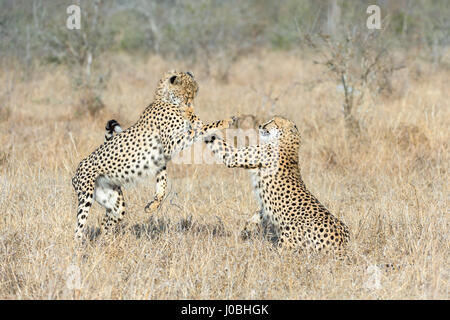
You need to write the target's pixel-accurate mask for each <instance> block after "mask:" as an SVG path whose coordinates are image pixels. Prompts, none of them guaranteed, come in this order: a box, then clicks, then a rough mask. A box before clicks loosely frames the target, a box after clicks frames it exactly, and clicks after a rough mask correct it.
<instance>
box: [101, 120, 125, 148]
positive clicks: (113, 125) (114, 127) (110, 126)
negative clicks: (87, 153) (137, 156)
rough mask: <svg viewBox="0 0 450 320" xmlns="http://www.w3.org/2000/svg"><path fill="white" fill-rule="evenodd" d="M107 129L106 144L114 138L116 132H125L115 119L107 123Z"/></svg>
mask: <svg viewBox="0 0 450 320" xmlns="http://www.w3.org/2000/svg"><path fill="white" fill-rule="evenodd" d="M105 129H106V132H105V142H106V141H109V140H111V139H112V137H113V135H114V132H116V133H121V132H122V131H123V130H122V127H121V126H120V124H119V123H118V122H117V121H116V120H114V119H112V120H109V121H108V122H107V123H106V127H105Z"/></svg>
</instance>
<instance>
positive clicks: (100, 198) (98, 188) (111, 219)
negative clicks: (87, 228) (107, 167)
mask: <svg viewBox="0 0 450 320" xmlns="http://www.w3.org/2000/svg"><path fill="white" fill-rule="evenodd" d="M95 200H96V201H97V202H98V203H99V204H100V205H101V206H103V207H104V208H105V209H106V214H105V217H104V218H103V222H102V226H101V232H104V233H105V234H108V233H109V231H110V230H111V229H112V227H113V226H114V225H115V224H116V223H118V222H120V221H121V220H122V219H123V216H124V215H125V201H124V197H123V193H122V190H121V188H120V187H119V186H115V185H112V184H111V183H109V181H108V179H106V178H105V177H99V178H98V179H97V181H96V183H95Z"/></svg>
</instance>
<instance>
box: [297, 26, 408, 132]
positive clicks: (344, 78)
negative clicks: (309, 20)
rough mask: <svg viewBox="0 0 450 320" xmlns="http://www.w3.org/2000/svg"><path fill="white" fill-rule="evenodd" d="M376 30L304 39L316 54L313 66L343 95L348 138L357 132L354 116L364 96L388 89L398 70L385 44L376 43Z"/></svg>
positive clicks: (357, 125) (377, 41) (356, 122)
mask: <svg viewBox="0 0 450 320" xmlns="http://www.w3.org/2000/svg"><path fill="white" fill-rule="evenodd" d="M381 34H382V33H381V32H380V31H376V30H375V31H370V30H368V31H365V32H361V31H360V30H357V29H355V28H354V29H352V30H347V31H346V32H345V33H344V36H343V37H339V38H334V39H333V38H332V37H330V36H328V35H324V34H318V35H315V36H311V35H307V36H305V37H304V39H305V40H306V42H307V44H308V45H309V46H310V47H311V48H313V49H314V50H315V52H317V53H318V59H317V60H315V61H314V63H316V64H320V65H323V66H325V67H326V68H327V70H328V73H329V74H331V75H332V76H333V77H334V78H335V79H336V81H338V82H339V83H340V85H339V86H338V89H340V91H342V92H343V95H344V97H343V100H344V101H343V108H342V112H343V116H344V121H345V128H346V132H347V134H348V135H350V136H357V135H358V134H359V133H360V125H359V121H358V119H357V118H356V117H355V115H354V110H355V108H356V107H358V106H359V105H361V103H362V102H363V99H364V96H365V94H367V92H370V93H371V94H372V95H377V94H378V93H380V92H381V91H383V90H390V88H391V83H390V78H391V75H392V73H393V72H394V71H395V70H396V69H398V68H400V66H394V65H393V63H392V59H391V57H390V55H389V52H388V49H387V45H386V43H382V42H381V41H380V39H379V38H380V35H381Z"/></svg>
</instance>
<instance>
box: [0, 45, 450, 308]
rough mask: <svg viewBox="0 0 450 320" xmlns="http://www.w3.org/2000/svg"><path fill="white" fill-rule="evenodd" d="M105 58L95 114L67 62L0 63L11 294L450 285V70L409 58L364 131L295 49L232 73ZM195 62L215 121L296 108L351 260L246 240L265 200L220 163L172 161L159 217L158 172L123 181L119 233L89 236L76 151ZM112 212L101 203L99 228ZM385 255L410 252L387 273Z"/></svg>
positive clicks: (382, 294) (244, 294) (253, 60)
mask: <svg viewBox="0 0 450 320" xmlns="http://www.w3.org/2000/svg"><path fill="white" fill-rule="evenodd" d="M105 61H107V63H109V64H110V65H111V68H112V73H111V79H110V80H109V82H108V86H107V88H106V90H105V91H104V92H103V95H102V99H103V102H104V104H105V108H103V109H102V110H100V112H99V113H98V114H96V115H95V116H89V115H88V114H87V113H83V112H81V113H80V111H79V110H80V109H79V108H78V105H77V104H78V101H79V99H78V97H77V92H76V91H74V90H73V87H72V85H71V82H70V78H69V77H68V76H67V71H66V70H65V69H64V68H63V67H57V66H43V67H39V68H37V69H36V71H35V72H34V73H33V74H32V75H31V76H29V77H27V78H23V77H22V76H21V71H20V70H16V71H14V73H8V72H6V71H5V69H3V71H0V83H7V84H8V88H9V89H8V92H7V93H5V94H3V96H2V99H5V100H4V101H3V102H4V103H5V104H7V106H8V109H7V110H6V109H5V110H2V112H3V113H2V115H1V116H0V128H1V129H0V298H6V299H72V298H76V299H100V298H102V299H185V298H188V299H365V298H367V299H406V298H413V299H448V298H449V289H450V286H449V272H450V264H449V256H450V254H449V253H450V251H449V243H450V242H449V238H448V236H449V179H448V174H449V172H448V170H449V163H450V161H449V160H450V146H449V141H450V130H449V127H450V107H449V101H450V90H448V89H449V87H450V83H449V82H450V70H446V69H436V70H434V71H433V72H431V71H427V70H428V66H427V65H420V64H415V63H411V64H408V66H407V68H405V69H402V70H400V71H399V72H397V73H396V74H395V79H393V83H394V84H395V86H394V88H395V91H394V92H393V93H392V94H390V95H389V96H385V97H382V96H379V97H378V98H377V99H376V100H370V99H368V100H366V101H365V103H364V104H363V105H361V106H360V107H359V108H358V109H357V110H355V112H356V113H355V114H356V115H357V117H358V119H360V123H361V127H362V133H361V137H360V138H358V139H357V140H355V141H352V140H349V139H346V137H345V130H344V121H343V119H342V114H341V105H342V93H341V92H339V90H337V89H336V83H335V82H333V81H329V80H327V81H319V82H316V81H315V79H317V78H318V77H319V76H320V75H321V74H322V73H323V70H322V69H320V68H319V67H318V66H315V65H314V64H312V63H311V60H310V59H307V58H301V57H299V56H298V55H296V54H293V53H278V52H275V53H274V52H266V53H261V54H260V55H258V56H252V57H247V58H243V59H241V60H240V61H238V62H237V63H236V64H235V65H234V66H233V68H232V69H231V71H230V77H229V82H227V83H223V82H220V81H216V80H214V78H212V77H210V76H206V75H205V74H203V73H202V71H201V70H200V71H198V70H196V67H195V66H187V65H183V64H182V63H180V62H179V61H172V60H164V59H162V58H159V57H150V58H148V59H143V60H142V59H141V60H133V59H132V58H130V57H127V56H111V57H108V58H107V59H105ZM187 68H189V69H191V70H192V71H193V72H194V74H196V77H197V79H198V81H199V84H200V91H199V95H198V98H197V103H196V113H197V114H198V115H199V116H200V118H201V119H203V120H204V121H212V120H216V119H223V118H225V117H228V116H230V115H235V114H237V113H247V114H248V113H253V114H258V115H260V116H261V117H262V118H265V119H267V118H269V117H270V116H271V115H272V114H271V113H275V114H280V115H283V116H286V117H289V118H291V119H292V120H294V121H295V122H296V124H297V126H298V128H299V130H300V132H301V134H302V147H301V151H300V165H301V167H302V175H303V179H304V181H305V183H306V185H307V186H308V187H309V189H310V190H311V191H312V192H313V193H314V194H315V195H316V196H317V197H318V199H319V200H320V201H321V202H322V203H323V204H324V205H325V206H326V207H328V208H329V209H330V211H331V212H333V213H334V214H335V215H336V216H338V217H339V218H340V219H342V220H343V221H344V222H345V223H346V224H347V225H348V226H349V229H350V230H351V237H352V238H351V244H350V248H349V252H350V253H349V255H350V257H351V259H349V260H348V261H336V260H335V259H332V258H330V259H312V258H309V257H306V256H302V255H300V254H295V253H285V254H280V253H278V252H277V251H276V250H274V249H273V246H272V244H271V243H270V242H269V241H266V240H263V239H256V238H255V239H251V240H249V241H243V240H241V238H240V231H241V229H242V228H243V226H244V224H245V222H246V220H247V219H248V218H250V216H251V215H252V214H253V212H254V211H255V210H257V204H256V201H255V200H254V199H253V194H252V190H251V185H250V181H249V177H248V173H247V172H245V171H244V170H239V169H236V170H232V169H227V168H225V167H224V166H222V165H218V164H216V165H207V164H198V165H174V164H171V166H170V168H169V169H170V171H169V190H170V191H169V194H168V197H167V199H166V201H165V202H164V204H163V206H162V208H161V210H160V211H158V212H157V213H155V214H154V215H152V216H148V215H146V214H145V213H144V206H145V204H146V203H147V202H148V201H149V200H150V199H151V197H152V195H153V192H154V181H153V180H151V179H150V180H149V181H148V183H147V184H142V185H139V186H137V187H134V188H130V189H126V190H125V197H126V202H127V215H126V217H125V219H124V222H123V223H122V226H121V228H120V232H118V233H117V234H115V235H114V236H112V237H111V238H110V239H104V238H101V237H100V238H97V239H96V240H94V241H88V242H87V244H86V245H85V246H84V247H83V248H82V250H80V249H79V248H77V246H76V245H75V242H74V230H75V223H76V219H75V218H76V203H75V201H76V198H75V194H74V191H73V189H72V186H71V177H72V175H73V173H74V171H75V168H76V166H77V165H78V163H79V162H80V160H81V159H82V158H84V157H85V156H87V155H88V154H89V153H90V152H92V151H93V150H94V149H95V148H96V147H97V146H98V145H99V144H101V143H102V141H103V135H104V126H105V123H106V121H107V120H109V119H112V118H114V119H117V120H118V121H119V122H120V123H121V124H122V125H123V126H124V127H128V126H129V125H131V124H132V123H133V122H134V121H136V120H137V118H138V117H139V115H140V113H141V112H142V110H143V109H144V108H145V107H146V106H147V105H148V104H149V103H150V102H151V100H152V97H153V91H154V89H155V86H156V83H157V80H158V78H159V77H160V76H161V75H162V74H163V72H165V71H167V70H170V69H180V70H185V69H187ZM420 68H421V70H422V72H418V70H419V69H420ZM274 97H279V98H278V100H277V101H276V102H275V104H273V108H272V110H271V108H269V106H271V105H272V104H271V103H272V102H271V101H272V100H273V99H274ZM270 99H272V100H270ZM77 110H78V111H77ZM103 215H104V210H103V209H102V208H101V207H100V206H98V205H94V207H93V208H92V210H91V214H90V216H89V219H88V227H89V228H90V230H91V233H95V230H96V228H98V227H99V225H100V221H101V219H102V218H103ZM380 263H395V264H400V265H404V266H405V267H403V268H401V269H400V270H393V271H389V272H384V270H379V269H377V267H375V266H376V265H377V264H380Z"/></svg>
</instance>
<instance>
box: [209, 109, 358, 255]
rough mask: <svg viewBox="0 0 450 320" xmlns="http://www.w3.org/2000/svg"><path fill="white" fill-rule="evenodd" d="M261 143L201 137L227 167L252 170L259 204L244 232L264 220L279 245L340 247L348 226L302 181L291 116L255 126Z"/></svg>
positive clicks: (303, 248) (323, 249) (297, 140)
mask: <svg viewBox="0 0 450 320" xmlns="http://www.w3.org/2000/svg"><path fill="white" fill-rule="evenodd" d="M259 136H260V142H261V144H260V145H255V146H248V147H244V148H234V147H232V146H230V145H228V144H227V143H226V142H225V141H223V140H222V139H221V138H219V137H218V136H217V135H215V134H214V135H211V136H209V137H206V138H204V141H205V142H206V144H207V145H208V147H209V149H211V150H212V152H213V153H214V154H215V155H216V156H218V157H219V158H220V159H221V160H222V161H223V162H224V164H225V165H226V166H227V167H229V168H235V167H239V168H245V169H249V170H250V171H251V178H252V185H253V190H254V193H255V196H256V199H257V201H258V203H259V205H260V210H258V211H257V212H256V213H255V214H254V215H253V217H252V218H251V219H250V220H249V221H248V222H247V224H246V226H245V228H244V230H243V234H248V232H249V230H250V229H251V228H252V227H256V226H259V225H261V224H264V223H266V222H268V223H269V225H271V226H272V227H273V228H274V230H275V233H276V236H277V238H278V240H277V241H278V243H277V245H278V247H279V248H281V249H284V248H288V249H296V250H300V251H307V252H316V253H317V252H330V251H339V252H343V250H342V249H345V247H346V245H347V244H348V241H349V231H348V228H347V226H346V225H345V224H344V223H343V222H341V221H340V220H339V219H337V218H336V217H335V216H333V215H332V214H331V213H330V212H329V211H328V210H327V209H326V208H325V207H324V206H323V205H322V204H321V203H320V202H319V201H318V200H317V199H316V197H314V196H313V195H312V194H311V192H309V191H308V189H307V188H306V186H305V184H304V183H303V180H302V177H301V173H300V167H299V160H298V159H299V148H300V133H299V131H298V129H297V126H296V125H295V124H294V123H293V122H292V121H290V120H288V119H286V118H283V117H280V116H276V117H274V118H273V119H272V120H270V121H268V122H266V123H264V124H262V125H260V126H259Z"/></svg>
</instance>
